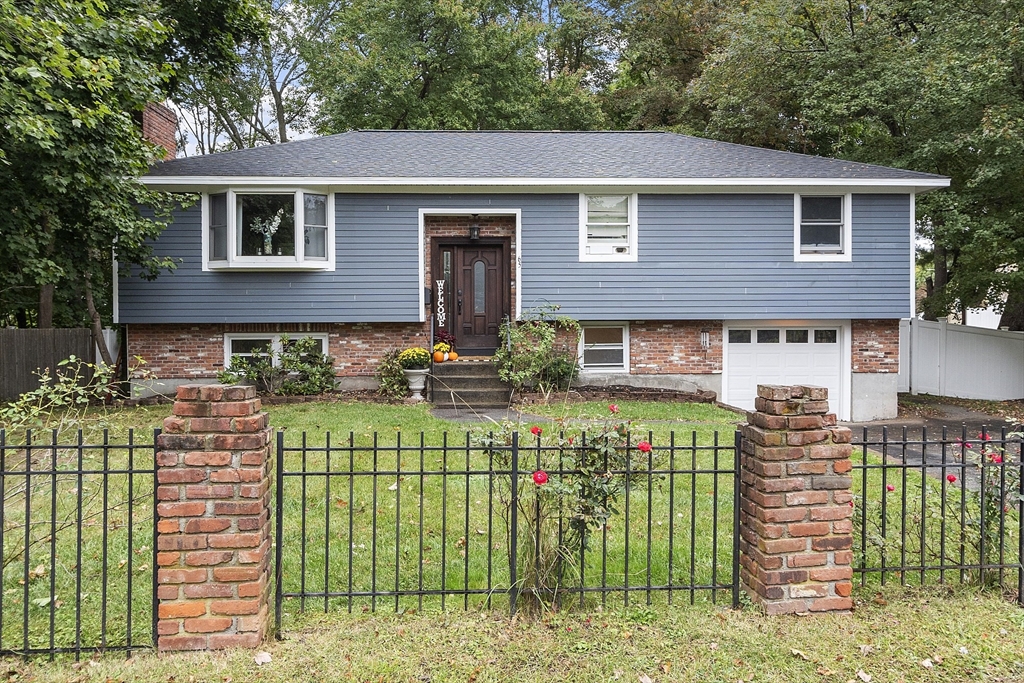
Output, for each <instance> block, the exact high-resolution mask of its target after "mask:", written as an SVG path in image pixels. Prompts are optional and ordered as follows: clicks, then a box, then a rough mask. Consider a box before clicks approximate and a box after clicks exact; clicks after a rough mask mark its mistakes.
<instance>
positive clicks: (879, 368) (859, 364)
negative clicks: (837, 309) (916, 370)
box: [850, 320, 900, 373]
mask: <svg viewBox="0 0 1024 683" xmlns="http://www.w3.org/2000/svg"><path fill="white" fill-rule="evenodd" d="M851 326H852V328H853V329H852V333H851V336H852V344H851V352H852V353H851V359H850V360H851V363H852V365H853V372H875V373H883V372H884V373H898V372H899V371H900V321H899V320H854V321H852V323H851Z"/></svg>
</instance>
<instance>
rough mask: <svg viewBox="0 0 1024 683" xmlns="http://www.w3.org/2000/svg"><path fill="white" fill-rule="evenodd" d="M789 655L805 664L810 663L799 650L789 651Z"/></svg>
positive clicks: (808, 658)
mask: <svg viewBox="0 0 1024 683" xmlns="http://www.w3.org/2000/svg"><path fill="white" fill-rule="evenodd" d="M789 653H790V654H791V655H793V656H794V657H799V658H800V659H802V660H804V661H805V662H809V661H811V658H810V657H808V656H807V655H806V654H805V653H803V652H801V651H800V650H790V651H789Z"/></svg>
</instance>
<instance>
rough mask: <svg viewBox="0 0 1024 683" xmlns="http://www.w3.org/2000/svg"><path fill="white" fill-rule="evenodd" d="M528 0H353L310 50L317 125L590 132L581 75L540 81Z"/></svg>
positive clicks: (589, 102) (593, 117) (537, 27)
mask: <svg viewBox="0 0 1024 683" xmlns="http://www.w3.org/2000/svg"><path fill="white" fill-rule="evenodd" d="M537 14H538V12H537V9H536V8H535V7H533V6H531V5H530V4H528V3H517V2H515V1H512V2H508V1H504V0H458V1H456V2H441V1H440V0H412V1H405V0H354V1H353V2H352V3H351V4H350V5H348V6H346V7H345V8H344V10H343V11H340V12H336V13H335V14H334V16H333V19H332V21H331V22H330V24H329V29H328V31H327V32H326V33H325V36H324V39H323V40H322V41H320V42H318V43H315V44H312V45H310V46H309V47H308V48H307V51H306V56H307V59H308V61H309V78H310V86H311V88H312V89H313V91H314V93H315V94H316V97H317V100H318V102H319V112H318V114H317V116H316V129H317V130H318V132H321V133H334V132H339V131H344V130H349V129H353V128H387V129H393V128H394V129H397V128H412V129H470V130H472V129H493V128H503V129H510V128H523V129H536V128H589V127H592V126H593V125H594V124H595V123H596V122H599V121H600V120H601V115H600V112H599V110H598V109H597V107H596V106H595V105H594V104H593V97H592V95H591V93H590V92H589V91H587V90H586V86H585V83H584V78H583V75H582V74H581V73H578V72H572V73H568V72H567V73H561V72H560V73H559V74H558V75H552V78H550V79H549V80H547V81H545V80H544V79H543V78H542V64H541V62H540V59H539V58H538V54H539V52H540V46H539V40H540V36H541V34H542V32H543V29H544V27H543V25H542V24H541V23H540V22H539V21H538V20H537V19H536V18H535V17H536V16H537Z"/></svg>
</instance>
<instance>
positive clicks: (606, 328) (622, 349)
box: [579, 323, 629, 372]
mask: <svg viewBox="0 0 1024 683" xmlns="http://www.w3.org/2000/svg"><path fill="white" fill-rule="evenodd" d="M579 359H580V367H581V368H582V369H583V371H584V372H629V325H627V324H624V323H591V324H587V325H584V326H583V328H582V330H581V333H580V342H579Z"/></svg>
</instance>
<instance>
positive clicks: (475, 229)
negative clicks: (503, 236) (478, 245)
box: [469, 213, 480, 240]
mask: <svg viewBox="0 0 1024 683" xmlns="http://www.w3.org/2000/svg"><path fill="white" fill-rule="evenodd" d="M479 217H480V215H479V214H475V213H474V214H473V224H472V225H470V226H469V239H471V240H478V239H480V222H479V220H478V218H479Z"/></svg>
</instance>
